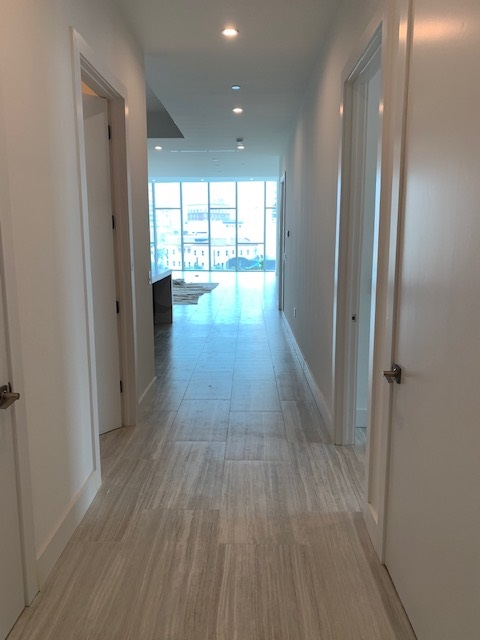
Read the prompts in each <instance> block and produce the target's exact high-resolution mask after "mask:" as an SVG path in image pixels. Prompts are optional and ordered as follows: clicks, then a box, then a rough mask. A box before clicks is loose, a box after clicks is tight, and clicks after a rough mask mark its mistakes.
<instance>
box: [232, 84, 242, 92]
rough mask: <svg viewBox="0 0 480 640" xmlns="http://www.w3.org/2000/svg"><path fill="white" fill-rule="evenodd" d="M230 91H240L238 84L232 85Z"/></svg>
mask: <svg viewBox="0 0 480 640" xmlns="http://www.w3.org/2000/svg"><path fill="white" fill-rule="evenodd" d="M232 89H233V91H240V85H239V84H232Z"/></svg>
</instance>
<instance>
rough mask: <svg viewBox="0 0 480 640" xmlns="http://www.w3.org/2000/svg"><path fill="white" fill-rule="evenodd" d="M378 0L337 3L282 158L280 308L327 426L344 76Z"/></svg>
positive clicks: (329, 420) (330, 381)
mask: <svg viewBox="0 0 480 640" xmlns="http://www.w3.org/2000/svg"><path fill="white" fill-rule="evenodd" d="M379 4H380V3H379V1H378V0H365V1H364V2H362V3H358V2H356V1H355V0H344V2H343V3H342V4H341V6H340V7H339V10H338V12H337V16H336V20H335V24H334V25H333V26H332V28H331V30H330V36H329V38H328V39H327V41H326V43H325V45H324V47H323V49H322V55H321V57H320V60H319V64H318V67H317V70H316V72H315V74H314V76H313V78H312V83H311V87H310V91H309V93H308V95H307V97H306V100H305V103H304V107H303V109H302V111H301V113H300V114H299V117H298V121H297V124H296V127H295V130H294V133H293V135H292V138H291V141H290V145H289V149H288V152H287V154H286V157H285V159H284V160H283V163H282V172H283V169H285V170H286V173H287V207H286V210H287V222H286V229H287V230H290V237H289V238H287V240H286V252H287V261H286V274H285V315H286V318H287V321H288V323H289V324H290V327H291V329H292V332H293V334H294V336H295V339H296V341H297V343H298V345H299V347H300V349H301V351H302V353H303V355H304V357H305V360H306V363H307V366H308V368H309V370H310V373H311V375H312V377H313V378H314V381H315V383H316V386H317V387H318V391H319V394H320V396H321V401H322V403H323V410H324V417H325V418H326V420H327V424H328V426H329V427H330V429H331V427H332V425H331V415H332V412H333V377H332V345H333V303H334V300H333V296H334V269H335V225H336V214H337V176H338V161H339V151H340V143H341V125H340V112H339V110H340V104H341V92H342V83H341V78H342V72H343V70H344V68H345V66H346V65H347V62H348V61H349V58H350V56H351V55H352V48H353V47H354V46H355V44H356V42H357V41H358V39H359V38H360V37H361V35H362V33H363V31H364V30H365V29H366V27H367V25H368V23H369V22H370V20H371V19H372V16H373V13H374V11H375V9H376V8H377V7H378V5H379ZM293 307H296V309H297V315H296V317H294V316H293Z"/></svg>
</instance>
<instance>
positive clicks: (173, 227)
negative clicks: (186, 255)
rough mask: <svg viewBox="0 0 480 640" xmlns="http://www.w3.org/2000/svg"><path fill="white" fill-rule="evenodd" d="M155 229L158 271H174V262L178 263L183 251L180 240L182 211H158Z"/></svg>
mask: <svg viewBox="0 0 480 640" xmlns="http://www.w3.org/2000/svg"><path fill="white" fill-rule="evenodd" d="M155 227H156V239H157V246H156V252H155V254H156V255H155V259H156V266H157V269H158V268H164V269H172V268H173V266H174V265H173V261H175V262H178V258H179V257H181V250H182V243H181V239H180V209H156V210H155ZM175 266H176V265H175Z"/></svg>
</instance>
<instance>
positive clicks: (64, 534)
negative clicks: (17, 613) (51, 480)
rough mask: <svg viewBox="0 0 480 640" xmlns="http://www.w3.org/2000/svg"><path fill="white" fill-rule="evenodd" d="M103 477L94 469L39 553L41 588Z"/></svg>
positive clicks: (38, 570)
mask: <svg viewBox="0 0 480 640" xmlns="http://www.w3.org/2000/svg"><path fill="white" fill-rule="evenodd" d="M100 484H101V479H100V473H99V472H98V471H93V472H92V473H91V474H90V476H89V477H88V478H87V480H86V481H85V483H84V485H83V487H82V488H81V489H80V491H79V492H78V493H77V495H76V496H75V497H74V499H73V500H72V502H71V504H70V506H69V507H68V509H67V510H66V512H65V513H64V515H63V517H62V518H61V520H60V522H59V523H58V524H57V526H56V528H55V531H54V532H53V534H52V535H51V537H50V539H49V541H48V542H47V543H46V544H45V546H44V547H43V549H42V550H41V551H40V552H39V553H38V555H37V573H38V582H39V586H40V588H42V586H43V585H44V583H45V580H46V579H47V577H48V575H49V574H50V571H51V570H52V569H53V567H54V566H55V563H56V562H57V560H58V558H59V557H60V555H61V554H62V552H63V550H64V549H65V547H66V546H67V544H68V541H69V540H70V538H71V537H72V535H73V532H74V531H75V529H76V528H77V526H78V525H79V523H80V521H81V519H82V518H83V516H84V515H85V512H86V511H87V509H88V507H89V506H90V504H91V503H92V500H93V499H94V497H95V496H96V494H97V491H98V489H99V488H100Z"/></svg>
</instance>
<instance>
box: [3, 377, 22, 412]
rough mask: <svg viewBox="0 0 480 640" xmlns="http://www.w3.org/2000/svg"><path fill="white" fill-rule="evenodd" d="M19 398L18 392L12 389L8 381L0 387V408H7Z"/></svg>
mask: <svg viewBox="0 0 480 640" xmlns="http://www.w3.org/2000/svg"><path fill="white" fill-rule="evenodd" d="M19 398H20V394H19V393H14V392H13V391H12V386H11V384H10V383H8V384H4V385H3V386H2V387H0V409H8V407H9V406H10V405H12V404H13V403H14V402H15V401H16V400H18V399H19Z"/></svg>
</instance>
